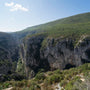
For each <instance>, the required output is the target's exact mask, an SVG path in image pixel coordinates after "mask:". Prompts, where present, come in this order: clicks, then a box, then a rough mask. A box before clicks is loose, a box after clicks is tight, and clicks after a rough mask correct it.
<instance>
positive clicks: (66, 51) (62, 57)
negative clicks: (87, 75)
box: [21, 36, 90, 77]
mask: <svg viewBox="0 0 90 90" xmlns="http://www.w3.org/2000/svg"><path fill="white" fill-rule="evenodd" d="M43 40H44V37H43V36H36V37H35V36H34V37H30V38H28V39H27V40H25V41H24V42H23V44H22V45H21V58H22V61H23V62H24V64H25V67H26V68H25V70H26V74H27V76H28V77H29V75H31V76H30V77H33V76H34V75H35V73H37V71H38V70H39V69H41V68H43V69H45V70H49V69H51V70H54V69H69V68H71V67H77V66H79V65H82V64H83V63H87V62H90V40H89V39H85V40H84V41H82V42H81V43H80V44H79V45H78V46H77V47H75V48H74V40H72V39H64V40H58V42H57V43H56V44H55V45H54V43H55V39H48V40H47V46H46V47H45V48H44V49H41V47H42V46H41V45H42V42H43Z"/></svg>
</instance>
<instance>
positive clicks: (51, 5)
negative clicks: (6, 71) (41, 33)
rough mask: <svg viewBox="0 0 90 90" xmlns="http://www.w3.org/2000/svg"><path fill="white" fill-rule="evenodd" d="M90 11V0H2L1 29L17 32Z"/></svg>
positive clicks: (0, 10)
mask: <svg viewBox="0 0 90 90" xmlns="http://www.w3.org/2000/svg"><path fill="white" fill-rule="evenodd" d="M85 12H90V0H0V31H3V32H15V31H19V30H23V29H25V28H27V27H30V26H34V25H38V24H42V23H46V22H49V21H53V20H56V19H60V18H64V17H68V16H72V15H75V14H79V13H85Z"/></svg>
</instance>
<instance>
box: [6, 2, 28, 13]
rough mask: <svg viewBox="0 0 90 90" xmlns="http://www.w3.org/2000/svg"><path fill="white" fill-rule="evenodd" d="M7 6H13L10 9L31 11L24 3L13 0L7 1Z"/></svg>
mask: <svg viewBox="0 0 90 90" xmlns="http://www.w3.org/2000/svg"><path fill="white" fill-rule="evenodd" d="M5 6H7V7H11V8H10V11H18V10H21V11H25V12H27V11H29V10H28V9H27V8H25V7H23V6H22V5H20V4H14V3H13V2H11V3H5Z"/></svg>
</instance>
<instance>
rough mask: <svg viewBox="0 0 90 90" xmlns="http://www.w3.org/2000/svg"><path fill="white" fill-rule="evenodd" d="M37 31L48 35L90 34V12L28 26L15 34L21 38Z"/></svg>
mask: <svg viewBox="0 0 90 90" xmlns="http://www.w3.org/2000/svg"><path fill="white" fill-rule="evenodd" d="M38 33H39V34H40V33H43V34H47V35H48V36H49V37H60V36H63V37H68V36H69V37H72V36H74V37H79V36H81V35H82V34H90V12H89V13H84V14H78V15H75V16H71V17H67V18H63V19H60V20H56V21H53V22H49V23H46V24H41V25H37V26H33V27H29V28H27V29H25V30H23V31H20V32H16V33H15V34H16V35H17V36H18V37H19V38H22V37H25V36H26V35H33V34H38ZM79 38H80V37H79Z"/></svg>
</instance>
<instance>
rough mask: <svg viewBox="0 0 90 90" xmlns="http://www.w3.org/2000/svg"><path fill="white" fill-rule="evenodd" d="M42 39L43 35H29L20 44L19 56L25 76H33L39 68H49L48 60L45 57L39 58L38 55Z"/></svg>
mask: <svg viewBox="0 0 90 90" xmlns="http://www.w3.org/2000/svg"><path fill="white" fill-rule="evenodd" d="M43 39H44V37H43V36H37V37H31V38H29V39H27V40H26V41H25V42H24V43H23V44H22V46H21V51H20V52H21V55H20V56H21V58H22V60H23V63H24V64H25V67H26V68H25V70H26V74H27V77H28V76H29V75H31V76H30V77H33V76H34V75H35V73H37V72H38V70H39V69H41V68H45V69H46V70H48V69H49V63H48V61H47V60H46V59H45V58H44V59H41V57H40V55H41V53H40V48H41V43H42V41H43Z"/></svg>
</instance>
